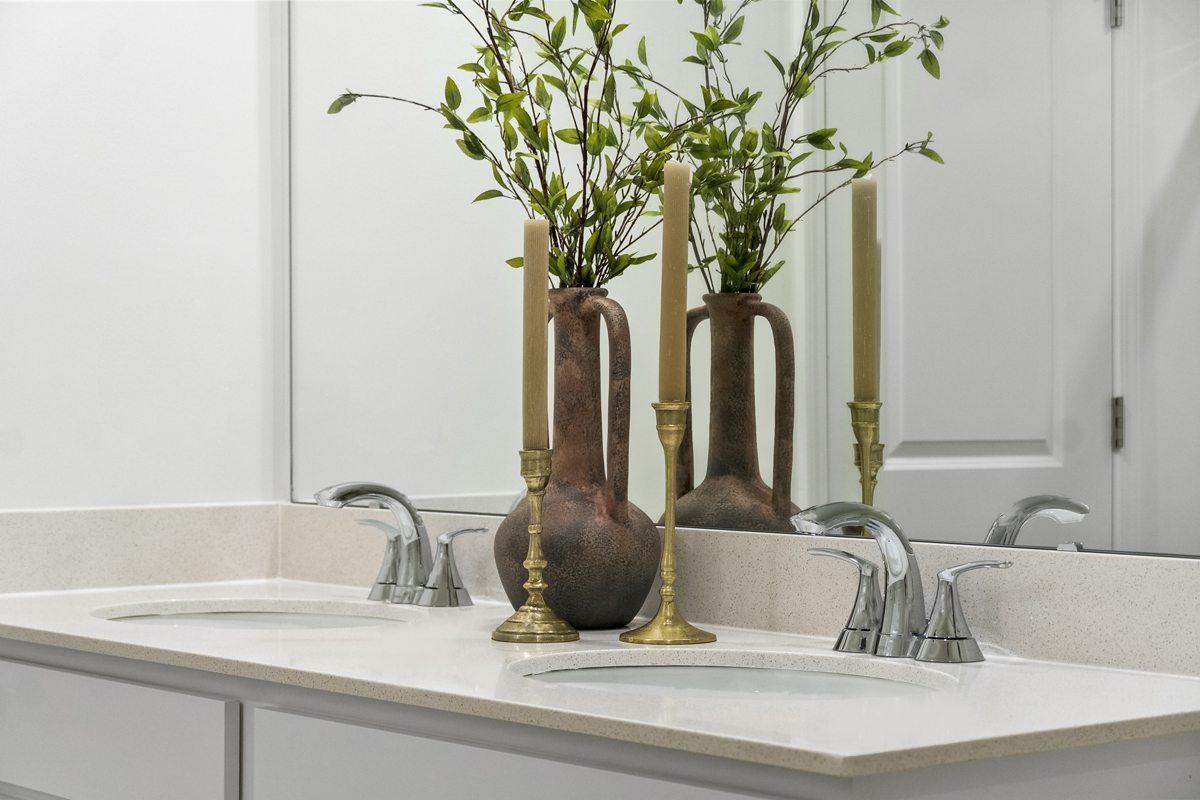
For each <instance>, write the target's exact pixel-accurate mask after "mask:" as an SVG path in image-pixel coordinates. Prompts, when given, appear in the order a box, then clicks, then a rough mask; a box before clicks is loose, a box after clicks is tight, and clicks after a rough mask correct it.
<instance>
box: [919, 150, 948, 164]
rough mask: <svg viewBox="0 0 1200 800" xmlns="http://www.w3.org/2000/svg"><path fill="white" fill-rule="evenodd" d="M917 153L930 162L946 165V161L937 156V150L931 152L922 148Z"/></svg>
mask: <svg viewBox="0 0 1200 800" xmlns="http://www.w3.org/2000/svg"><path fill="white" fill-rule="evenodd" d="M917 152H918V153H920V154H921V155H923V156H925V157H926V158H928V159H929V160H930V161H936V162H937V163H939V164H945V163H946V162H945V161H942V157H941V156H939V155H938V154H937V151H936V150H930V149H929V148H928V147H922V148H921V149H920V150H918V151H917Z"/></svg>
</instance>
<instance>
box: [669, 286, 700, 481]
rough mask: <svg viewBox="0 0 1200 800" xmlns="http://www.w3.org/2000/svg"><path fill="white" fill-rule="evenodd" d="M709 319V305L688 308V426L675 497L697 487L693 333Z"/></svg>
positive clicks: (685, 429)
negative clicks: (693, 415) (693, 432)
mask: <svg viewBox="0 0 1200 800" xmlns="http://www.w3.org/2000/svg"><path fill="white" fill-rule="evenodd" d="M706 319H708V306H699V307H697V308H691V309H688V312H687V373H686V374H687V378H686V380H687V394H686V395H684V397H685V398H686V399H687V401H688V410H687V427H686V428H684V431H683V441H682V442H681V443H680V445H679V460H678V461H677V462H676V463H677V464H678V467H677V469H676V470H675V499H677V500H678V499H679V498H680V497H683V496H684V495H685V494H687V493H688V492H690V491H691V490H692V489H695V488H696V467H695V456H694V454H693V450H692V406H691V402H692V334H694V333H695V332H696V328H698V327H699V326H700V323H701V322H703V321H704V320H706Z"/></svg>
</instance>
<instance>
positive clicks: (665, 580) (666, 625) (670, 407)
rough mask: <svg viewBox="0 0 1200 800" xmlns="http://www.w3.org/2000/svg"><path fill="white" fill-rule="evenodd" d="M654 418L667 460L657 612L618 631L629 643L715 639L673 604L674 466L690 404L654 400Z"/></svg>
mask: <svg viewBox="0 0 1200 800" xmlns="http://www.w3.org/2000/svg"><path fill="white" fill-rule="evenodd" d="M653 405H654V414H655V416H656V417H657V419H658V439H659V441H660V442H662V446H663V454H664V455H665V456H666V460H667V510H666V514H665V515H664V520H663V522H664V526H665V528H666V536H665V537H664V542H663V554H662V571H661V573H660V574H661V576H662V587H661V588H660V589H659V590H658V595H659V597H660V598H661V600H660V602H659V606H658V613H656V614H655V615H654V618H653V619H652V620H650V621H649V622H647V623H646V624H645V625H643V626H641V627H640V628H637V629H636V630H632V631H626V632H625V633H622V634H621V641H622V642H628V643H629V644H665V645H672V644H706V643H708V642H715V641H716V640H717V637H716V634H712V633H709V632H708V631H702V630H700V629H699V628H697V627H696V626H694V625H691V624H690V623H689V622H688V621H687V620H686V619H684V618H683V614H682V613H681V612H680V610H679V607H678V606H677V605H676V603H675V466H676V460H677V459H678V457H679V445H680V443H681V442H682V441H683V433H684V431H685V430H686V428H687V411H688V407H689V406H690V405H691V404H690V403H686V402H684V403H654V404H653Z"/></svg>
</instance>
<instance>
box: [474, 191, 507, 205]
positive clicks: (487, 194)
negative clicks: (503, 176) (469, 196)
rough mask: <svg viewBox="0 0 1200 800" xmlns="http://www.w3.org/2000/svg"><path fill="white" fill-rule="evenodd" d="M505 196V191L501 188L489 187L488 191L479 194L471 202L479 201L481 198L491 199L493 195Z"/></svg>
mask: <svg viewBox="0 0 1200 800" xmlns="http://www.w3.org/2000/svg"><path fill="white" fill-rule="evenodd" d="M503 196H504V192H502V191H500V190H499V189H488V190H487V191H486V192H482V193H481V194H480V195H479V197H476V198H475V199H474V200H472V201H471V202H472V203H478V202H479V201H480V200H491V199H492V198H493V197H503Z"/></svg>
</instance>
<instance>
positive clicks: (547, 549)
mask: <svg viewBox="0 0 1200 800" xmlns="http://www.w3.org/2000/svg"><path fill="white" fill-rule="evenodd" d="M607 295H608V291H607V290H605V289H552V290H551V291H550V314H551V317H552V318H553V320H554V440H553V445H552V447H553V448H554V462H553V471H552V472H551V473H550V482H549V484H548V486H547V487H546V497H545V501H544V504H543V507H542V550H543V552H544V553H545V557H546V562H547V565H546V569H545V571H544V578H545V580H546V583H547V584H548V588H547V589H546V592H545V598H546V604H547V605H548V606H550V608H552V609H554V611H555V612H557V613H558V615H559V616H560V617H562V618H563V619H565V620H566V621H567V622H569V623H571V624H572V625H574V626H575V627H576V628H578V629H597V628H618V627H621V626H623V625H625V624H627V623H628V622H629V621H630V620H631V619H633V617H634V615H635V614H636V613H637V612H638V610H639V609H640V608H641V607H642V603H643V602H644V601H645V599H646V595H647V593H648V592H649V591H650V584H651V583H652V582H653V581H654V576H655V574H656V573H657V571H658V561H659V556H660V554H661V550H662V544H661V541H660V539H659V534H658V529H657V528H656V527H655V525H654V523H653V522H652V521H651V520H650V518H649V517H647V516H646V514H645V513H643V512H642V510H641V509H639V508H638V507H637V506H635V505H634V504H633V503H631V502H629V499H628V490H629V382H630V360H629V359H630V343H629V325H628V323H627V321H626V319H625V312H624V310H622V308H621V306H619V305H618V304H617V303H616V302H615V301H613V300H610V299H609V298H608V296H607ZM601 319H603V320H604V322H605V324H606V326H607V328H608V352H609V383H608V387H609V389H608V470H609V471H608V475H607V476H606V475H605V472H604V464H605V457H604V450H603V447H604V442H603V425H602V423H603V419H602V411H601V407H600V321H601ZM528 526H529V504H528V501H526V500H522V501H521V503H520V504H519V505H518V506H517V507H516V508H515V509H514V510H513V511H512V513H510V514H509V515H508V516H507V517H506V518H505V519H504V521H503V522H502V523H501V524H500V528H499V530H498V531H497V532H496V540H495V556H496V566H497V568H498V569H499V571H500V580H501V582H502V583H503V584H504V591H505V592H506V593H507V594H508V599H509V600H510V601H511V602H512V604H513V608H518V607H519V606H520V605H521V604H522V603H524V602H525V600H526V597H527V593H526V591H525V588H524V584H525V581H526V580H527V578H528V573H527V572H526V570H525V567H524V566H523V563H524V561H525V554H526V551H527V549H528V546H529V532H528Z"/></svg>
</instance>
